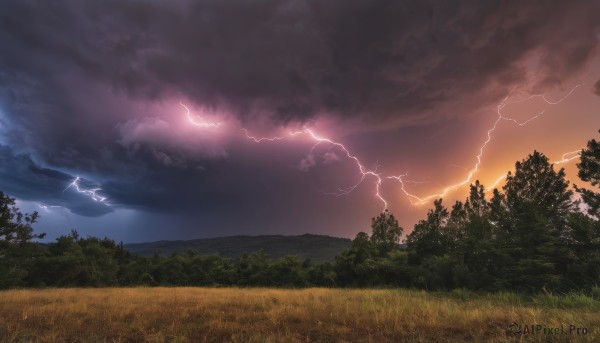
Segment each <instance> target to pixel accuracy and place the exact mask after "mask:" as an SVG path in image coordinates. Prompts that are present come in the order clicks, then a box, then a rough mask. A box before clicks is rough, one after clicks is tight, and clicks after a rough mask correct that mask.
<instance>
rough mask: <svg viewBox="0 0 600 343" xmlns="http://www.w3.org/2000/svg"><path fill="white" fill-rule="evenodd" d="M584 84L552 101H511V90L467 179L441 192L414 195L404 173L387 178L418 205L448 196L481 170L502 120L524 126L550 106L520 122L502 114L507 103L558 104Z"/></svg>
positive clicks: (543, 97)
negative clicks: (409, 190) (405, 181)
mask: <svg viewBox="0 0 600 343" xmlns="http://www.w3.org/2000/svg"><path fill="white" fill-rule="evenodd" d="M582 85H583V83H579V84H577V85H575V86H574V87H573V88H572V89H571V90H570V91H569V92H568V93H567V94H566V95H565V96H563V97H562V98H560V99H559V100H557V101H550V100H548V99H547V98H546V96H545V95H542V94H534V95H531V96H529V97H528V98H527V99H524V100H521V101H514V102H509V99H510V96H511V94H512V91H511V92H510V93H509V94H508V95H507V96H506V97H505V98H504V99H503V100H502V101H501V102H500V104H499V105H498V106H497V110H496V113H497V115H498V116H497V118H496V120H495V121H494V124H493V125H492V127H491V128H490V129H488V131H487V138H486V140H485V141H484V142H483V144H482V145H481V146H480V147H479V153H478V154H477V155H476V156H475V159H476V160H477V162H476V163H475V165H473V167H472V168H471V169H470V170H469V171H468V174H467V177H466V178H465V179H463V180H462V181H459V182H457V183H455V184H452V185H450V186H447V187H445V188H444V189H443V190H442V191H441V192H439V193H436V194H431V195H427V196H424V197H419V196H416V195H414V194H411V193H409V192H408V191H407V190H406V188H405V187H404V181H403V179H402V177H403V176H404V175H398V176H388V177H387V178H388V179H394V180H396V181H398V182H399V183H400V190H401V191H402V192H403V193H404V194H405V195H406V196H407V197H409V198H410V199H412V200H414V201H415V202H414V203H413V204H416V205H423V204H425V203H427V202H428V201H429V200H431V199H434V198H442V197H444V196H446V194H448V192H450V191H453V190H455V189H457V188H459V187H462V186H464V185H466V184H468V183H470V182H471V181H472V180H473V176H474V175H475V173H476V172H477V171H478V170H479V166H480V165H481V158H482V156H483V152H484V150H485V148H486V147H487V145H488V144H489V143H490V142H491V140H492V136H493V133H494V131H496V129H497V127H498V124H499V123H500V122H501V121H503V120H505V121H510V122H513V123H515V124H516V125H518V126H523V125H526V124H527V123H529V122H531V121H533V120H535V119H537V118H539V117H540V116H542V115H543V114H544V113H545V112H546V110H547V109H548V107H546V108H545V109H544V110H542V111H541V112H539V113H537V114H535V115H533V116H532V117H530V118H529V119H527V120H525V121H524V122H518V121H517V120H515V119H513V118H509V117H507V116H505V115H504V114H502V109H504V108H505V107H506V106H507V105H510V104H514V103H519V102H523V101H526V100H529V99H532V98H537V97H539V98H541V99H542V100H543V101H544V102H545V103H546V104H548V105H557V104H560V103H561V102H563V101H564V100H565V99H567V98H568V97H570V96H571V95H572V94H573V93H574V92H575V90H576V89H577V88H578V87H580V86H582ZM567 154H568V153H567ZM573 158H575V157H573ZM563 159H564V155H563ZM500 181H502V179H501V178H499V179H498V180H496V181H495V182H494V185H497V184H498V183H499V182H500ZM412 200H411V202H412Z"/></svg>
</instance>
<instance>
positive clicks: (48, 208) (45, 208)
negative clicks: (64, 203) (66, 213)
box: [38, 204, 61, 213]
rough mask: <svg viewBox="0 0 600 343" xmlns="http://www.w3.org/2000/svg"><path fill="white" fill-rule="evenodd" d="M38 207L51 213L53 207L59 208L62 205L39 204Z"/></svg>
mask: <svg viewBox="0 0 600 343" xmlns="http://www.w3.org/2000/svg"><path fill="white" fill-rule="evenodd" d="M38 207H39V208H41V209H42V210H44V212H46V213H50V209H51V208H59V207H61V206H47V205H41V204H38Z"/></svg>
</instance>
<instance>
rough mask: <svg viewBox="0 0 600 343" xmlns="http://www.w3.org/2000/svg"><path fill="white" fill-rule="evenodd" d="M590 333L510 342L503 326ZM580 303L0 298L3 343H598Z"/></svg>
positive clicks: (467, 298)
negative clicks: (583, 330) (575, 329)
mask: <svg viewBox="0 0 600 343" xmlns="http://www.w3.org/2000/svg"><path fill="white" fill-rule="evenodd" d="M513 322H517V323H520V324H539V325H542V326H545V327H552V328H554V327H558V328H560V327H561V325H562V327H563V329H564V331H565V332H568V330H569V325H570V324H574V325H576V326H577V327H579V328H583V327H585V328H587V330H588V332H587V334H585V335H583V334H581V331H580V334H579V335H577V334H576V333H575V332H574V333H573V334H556V333H555V334H544V333H543V332H539V333H536V334H526V335H513V334H510V333H509V330H508V326H509V325H510V324H512V323H513ZM599 331H600V301H599V300H594V299H593V298H590V297H586V296H582V295H571V296H560V297H557V296H552V295H547V294H543V295H539V296H535V297H522V296H517V295H514V294H510V293H499V294H488V295H477V294H473V293H469V292H463V291H455V292H450V293H428V292H424V291H409V290H340V289H301V290H281V289H239V288H104V289H48V290H11V291H1V292H0V342H462V341H475V342H515V341H516V342H518V341H525V342H531V341H541V342H546V341H569V342H600V332H599Z"/></svg>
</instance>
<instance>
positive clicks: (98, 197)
mask: <svg viewBox="0 0 600 343" xmlns="http://www.w3.org/2000/svg"><path fill="white" fill-rule="evenodd" d="M79 181H81V178H80V177H79V176H78V177H76V178H75V180H73V182H71V183H70V184H69V185H68V186H67V188H65V189H64V190H63V193H64V192H66V191H67V189H69V188H73V189H75V190H76V191H77V192H78V193H81V194H84V195H86V196H88V197H90V198H91V199H92V200H94V201H98V202H101V203H106V199H107V198H106V197H103V196H101V195H99V194H98V192H99V191H101V190H102V189H101V188H92V189H84V188H82V187H81V185H80V184H79Z"/></svg>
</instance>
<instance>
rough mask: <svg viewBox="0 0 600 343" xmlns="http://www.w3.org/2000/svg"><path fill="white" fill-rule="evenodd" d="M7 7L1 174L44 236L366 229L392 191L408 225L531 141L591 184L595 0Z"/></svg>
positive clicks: (125, 237) (1, 61) (462, 194)
mask: <svg viewBox="0 0 600 343" xmlns="http://www.w3.org/2000/svg"><path fill="white" fill-rule="evenodd" d="M0 9H1V11H0V21H1V22H2V23H3V28H2V29H1V30H0V38H1V39H2V41H3V42H4V53H3V54H2V55H1V56H0V191H3V192H5V193H6V194H7V195H10V196H11V197H14V198H16V199H17V204H18V207H19V208H21V209H22V210H23V211H24V212H32V211H38V212H39V213H40V215H41V219H40V221H39V222H38V223H36V225H35V226H34V229H35V231H36V232H46V233H47V234H48V235H47V237H46V238H45V239H44V240H43V241H44V242H50V241H53V240H54V239H55V238H56V237H58V236H60V235H65V234H68V233H69V232H70V231H71V230H72V229H75V230H77V231H78V232H79V233H80V234H81V235H83V236H87V235H89V236H95V237H108V238H111V239H114V240H115V241H122V242H131V243H133V242H136V243H137V242H139V243H144V242H155V241H160V240H166V241H173V240H192V239H205V238H219V237H231V236H239V235H251V236H263V235H288V236H290V235H291V236H294V235H302V234H315V235H326V236H330V237H339V238H349V239H352V238H354V236H355V235H356V234H357V233H358V232H360V231H367V230H369V226H370V222H371V218H373V217H376V216H377V215H378V214H379V213H381V212H382V210H384V209H389V210H390V211H391V212H392V213H393V214H394V215H395V217H396V218H397V219H398V221H399V223H400V225H401V226H402V227H403V228H404V233H403V237H406V235H407V234H409V233H410V232H411V231H412V229H413V226H414V224H416V223H417V221H418V220H420V219H423V218H424V217H425V214H426V212H427V210H428V209H430V208H431V207H432V203H433V200H434V199H437V198H443V199H444V200H443V201H444V204H445V205H446V206H451V204H452V203H453V202H454V201H456V200H464V199H465V198H466V196H467V192H468V186H469V185H470V184H471V183H473V182H475V180H480V181H481V183H482V184H483V185H484V186H486V187H492V186H496V187H498V188H501V187H502V185H503V176H505V175H506V173H507V172H508V171H511V170H513V168H514V164H515V162H516V161H520V160H523V159H524V158H526V157H527V155H528V154H530V153H532V152H533V151H534V150H537V151H541V152H542V153H544V154H545V155H546V156H547V157H548V158H549V159H550V161H552V162H554V163H555V168H556V169H559V168H563V167H564V168H565V170H566V175H567V178H568V180H570V181H571V185H572V184H573V183H574V182H575V183H577V184H583V182H581V181H580V180H579V179H578V177H577V168H576V166H575V165H576V163H577V161H578V151H579V150H580V149H582V148H583V147H584V146H585V145H586V143H587V141H588V140H589V139H592V138H594V137H595V136H596V135H597V130H598V129H599V128H600V121H599V120H598V115H599V114H598V109H599V108H600V54H599V51H600V50H599V47H600V17H599V13H600V4H599V3H585V2H584V3H576V4H566V3H554V4H543V5H538V4H528V3H516V4H508V5H506V4H503V5H495V4H484V3H480V4H470V5H465V6H463V7H461V8H460V9H457V8H454V7H453V6H451V5H447V4H444V3H441V2H440V3H436V4H414V5H406V6H402V5H400V4H384V3H371V4H358V3H354V4H350V5H348V4H346V3H345V2H332V3H329V4H319V3H313V2H307V3H294V2H288V1H285V2H280V3H262V2H256V3H251V4H250V3H249V4H240V3H237V4H218V3H212V2H200V3H193V2H189V1H184V0H182V1H179V2H170V3H166V2H165V3H146V2H139V1H133V0H131V1H122V2H121V1H115V2H109V3H106V4H104V5H103V6H100V5H98V4H94V3H80V2H70V1H65V2H61V3H60V4H58V5H53V4H50V3H22V2H17V3H4V4H2V5H0ZM515 13H518V14H519V15H518V16H517V15H515ZM16 18H18V20H17V19H16ZM566 23H568V25H566ZM49 27H51V28H53V29H52V30H49V29H48V28H49Z"/></svg>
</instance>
